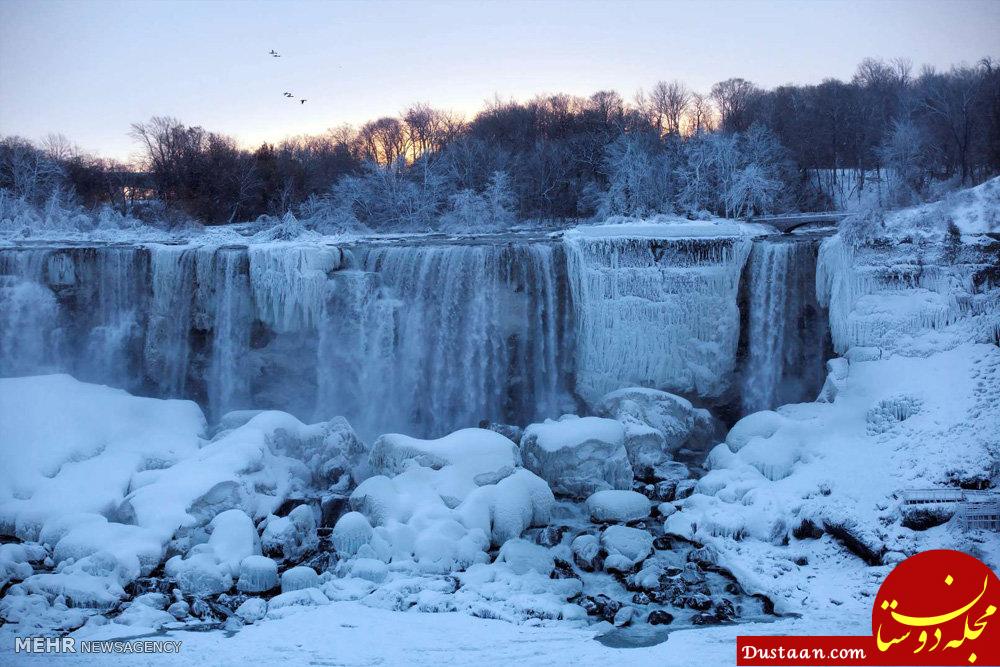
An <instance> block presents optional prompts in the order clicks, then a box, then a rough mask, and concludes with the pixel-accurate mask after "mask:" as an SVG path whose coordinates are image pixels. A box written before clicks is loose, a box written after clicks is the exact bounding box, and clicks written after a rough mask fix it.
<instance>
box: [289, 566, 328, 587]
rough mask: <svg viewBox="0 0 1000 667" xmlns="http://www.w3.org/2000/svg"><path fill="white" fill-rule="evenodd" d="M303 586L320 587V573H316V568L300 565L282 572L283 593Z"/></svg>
mask: <svg viewBox="0 0 1000 667" xmlns="http://www.w3.org/2000/svg"><path fill="white" fill-rule="evenodd" d="M303 588H319V575H318V574H316V570H314V569H312V568H311V567H306V566H304V565H298V566H296V567H292V568H289V569H287V570H285V571H284V572H282V573H281V592H282V593H289V592H291V591H297V590H301V589H303Z"/></svg>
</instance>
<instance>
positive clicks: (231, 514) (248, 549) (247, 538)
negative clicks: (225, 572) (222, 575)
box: [208, 509, 260, 576]
mask: <svg viewBox="0 0 1000 667" xmlns="http://www.w3.org/2000/svg"><path fill="white" fill-rule="evenodd" d="M209 527H210V529H211V531H212V535H211V537H209V538H208V543H209V545H211V547H212V550H213V551H214V552H215V555H216V557H217V558H218V559H219V560H220V561H221V562H222V563H223V564H225V565H226V566H228V567H229V572H230V574H232V575H233V576H238V575H239V574H240V562H241V561H242V560H243V559H244V558H246V557H247V556H254V555H260V538H258V536H257V528H256V527H255V526H254V525H253V521H251V520H250V517H248V516H247V514H246V512H244V511H243V510H236V509H234V510H227V511H225V512H223V513H222V514H219V515H217V516H216V517H215V518H214V519H212V521H211V523H209Z"/></svg>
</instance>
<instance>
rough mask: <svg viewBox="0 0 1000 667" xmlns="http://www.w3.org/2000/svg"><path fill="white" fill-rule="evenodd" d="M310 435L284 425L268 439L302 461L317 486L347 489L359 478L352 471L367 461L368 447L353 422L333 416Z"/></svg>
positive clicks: (279, 450)
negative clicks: (302, 434) (359, 436)
mask: <svg viewBox="0 0 1000 667" xmlns="http://www.w3.org/2000/svg"><path fill="white" fill-rule="evenodd" d="M320 426H321V428H320V429H319V430H318V432H312V431H311V433H312V435H311V436H310V437H305V438H304V437H299V436H298V435H297V434H294V433H292V432H290V431H287V430H285V429H277V430H276V431H275V432H274V434H273V436H272V438H271V442H269V443H268V444H269V446H270V447H271V450H272V451H273V452H274V453H275V454H283V455H285V456H289V457H291V458H293V459H297V460H299V461H302V462H303V463H304V464H305V465H306V467H307V468H308V469H309V472H310V473H312V481H313V484H314V485H315V486H318V487H320V488H325V489H328V490H329V491H331V492H339V493H347V492H349V491H350V489H351V488H352V487H353V486H354V484H355V483H356V482H357V480H355V479H354V478H353V471H354V470H355V469H357V467H358V466H359V465H360V464H361V463H363V462H364V459H365V457H366V455H367V454H368V450H367V448H366V447H365V443H364V442H362V441H361V439H360V438H358V436H357V434H356V433H355V432H354V429H353V428H351V425H350V423H348V421H347V420H346V419H344V418H343V417H334V418H333V419H331V420H330V421H328V422H325V423H324V424H321V425H320Z"/></svg>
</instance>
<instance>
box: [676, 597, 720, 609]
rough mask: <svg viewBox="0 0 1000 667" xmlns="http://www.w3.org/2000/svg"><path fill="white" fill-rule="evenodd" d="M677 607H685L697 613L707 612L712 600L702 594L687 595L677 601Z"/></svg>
mask: <svg viewBox="0 0 1000 667" xmlns="http://www.w3.org/2000/svg"><path fill="white" fill-rule="evenodd" d="M677 606H679V607H687V608H688V609H695V610H697V611H708V610H709V609H711V608H712V598H710V597H708V596H707V595H703V594H702V593H688V594H687V595H682V596H680V598H679V599H678V605H677Z"/></svg>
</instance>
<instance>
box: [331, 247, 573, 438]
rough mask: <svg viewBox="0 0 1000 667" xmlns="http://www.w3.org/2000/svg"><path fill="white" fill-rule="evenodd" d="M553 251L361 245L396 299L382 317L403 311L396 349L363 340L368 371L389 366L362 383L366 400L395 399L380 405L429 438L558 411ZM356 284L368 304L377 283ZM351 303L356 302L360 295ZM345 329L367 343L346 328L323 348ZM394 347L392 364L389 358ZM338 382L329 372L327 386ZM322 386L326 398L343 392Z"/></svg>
mask: <svg viewBox="0 0 1000 667" xmlns="http://www.w3.org/2000/svg"><path fill="white" fill-rule="evenodd" d="M555 254H556V250H555V248H554V247H553V246H551V245H548V244H537V243H532V244H505V245H445V246H404V247H398V246H397V247H374V248H370V249H361V250H359V255H360V256H361V258H360V263H361V265H362V266H363V267H364V269H365V271H367V272H369V273H372V274H377V275H378V277H379V280H380V281H381V283H382V284H383V285H384V286H385V287H386V288H387V289H388V290H390V291H391V293H392V294H393V295H394V297H395V299H397V300H398V304H394V305H389V304H388V303H386V302H385V301H384V300H383V302H382V304H381V305H380V306H379V308H381V309H382V312H381V314H380V315H378V317H381V318H386V317H387V316H388V315H387V311H388V310H394V311H396V315H395V316H394V318H393V319H394V320H395V321H396V331H395V338H394V341H393V344H392V345H391V350H389V349H387V345H386V342H385V340H384V338H385V337H384V336H380V338H381V339H382V342H381V343H379V344H364V345H361V346H360V347H358V346H357V344H355V347H354V349H356V350H359V352H360V354H362V355H365V356H363V357H360V358H363V359H364V361H363V362H360V363H361V365H362V366H363V367H364V368H366V369H375V368H378V369H381V370H380V371H379V375H380V377H379V379H378V380H377V381H374V382H371V381H369V382H365V383H363V386H360V387H359V389H358V391H359V392H360V395H361V398H360V399H359V400H360V401H361V402H362V403H364V404H367V405H369V406H370V407H371V408H374V407H375V406H386V404H388V406H387V407H385V408H382V409H383V410H389V411H392V412H395V413H396V417H395V419H396V420H403V421H406V422H408V425H409V426H410V428H411V430H415V431H416V432H418V433H420V434H424V435H443V434H444V433H446V432H448V431H449V430H451V429H454V428H458V427H462V426H474V425H476V424H477V423H478V422H479V421H480V420H482V419H490V420H497V421H514V422H516V423H526V422H527V421H530V420H531V419H534V418H537V417H540V416H542V415H553V414H558V412H559V408H560V407H561V406H562V405H564V404H565V403H566V399H565V392H564V391H563V390H562V388H563V385H564V383H563V373H562V368H563V367H562V365H561V363H560V358H559V355H560V353H561V350H562V345H561V335H562V330H561V323H562V322H563V319H562V318H561V314H560V312H559V304H561V303H562V301H561V300H560V299H559V295H558V294H557V290H558V284H559V278H558V271H559V270H558V266H557V265H558V264H559V262H557V261H556V260H555ZM344 282H347V281H344ZM351 282H352V284H353V285H354V286H355V288H358V287H364V289H365V290H366V292H365V294H366V296H363V297H361V298H360V303H362V304H367V305H368V306H369V307H370V306H371V304H372V299H371V293H370V287H367V286H366V284H365V283H364V281H363V280H361V279H354V280H353V281H351ZM342 301H343V300H342ZM346 301H348V302H350V303H351V304H352V307H357V306H356V305H354V304H357V303H358V302H359V299H358V298H357V297H351V298H349V299H347V300H346ZM381 326H384V319H383V324H382V325H381ZM341 328H345V327H343V326H341ZM346 328H348V329H350V325H347V327H346ZM344 336H347V337H349V338H352V340H355V341H356V340H359V336H358V334H357V333H354V334H348V333H345V332H343V331H341V332H338V333H337V334H335V335H330V336H328V337H327V344H326V345H324V346H322V347H321V349H325V350H327V353H326V356H327V357H331V356H332V355H330V354H329V350H330V349H331V343H330V342H329V341H332V340H337V339H339V338H343V337H344ZM386 354H391V359H392V363H389V364H386V363H385V355H386ZM341 356H343V355H341ZM348 356H349V355H348ZM354 363H355V364H357V363H359V362H357V361H355V362H354ZM322 365H323V363H322V360H321V366H322ZM342 365H343V363H342V362H341V363H340V364H334V366H333V367H334V368H338V367H341V366H342ZM325 372H326V371H324V373H325ZM369 372H374V371H372V370H369ZM353 375H354V376H356V375H357V373H354V374H353ZM336 381H337V380H336V378H335V377H333V376H332V375H327V376H326V377H324V378H321V380H320V385H321V387H322V386H329V384H330V383H331V382H336ZM321 393H322V394H323V396H324V397H325V398H327V399H328V398H329V397H331V396H334V395H336V393H337V392H333V391H331V390H330V389H325V390H322V391H321ZM404 425H405V424H404Z"/></svg>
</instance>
